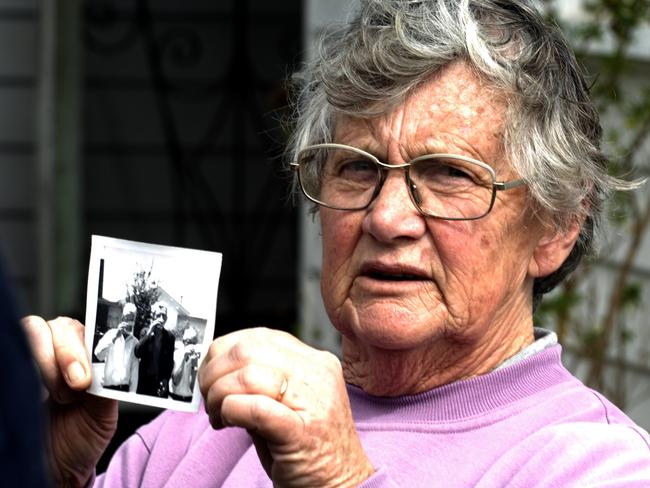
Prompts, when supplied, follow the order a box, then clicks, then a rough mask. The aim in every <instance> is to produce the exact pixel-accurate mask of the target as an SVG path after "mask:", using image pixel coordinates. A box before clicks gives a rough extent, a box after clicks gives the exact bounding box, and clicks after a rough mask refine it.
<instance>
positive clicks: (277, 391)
mask: <svg viewBox="0 0 650 488" xmlns="http://www.w3.org/2000/svg"><path fill="white" fill-rule="evenodd" d="M211 376H212V374H209V375H207V376H204V379H205V378H209V377H211ZM208 381H209V380H208ZM286 385H287V380H286V377H285V375H284V373H283V372H282V371H280V370H278V369H276V368H271V367H267V366H259V365H248V366H246V367H244V368H242V369H239V370H236V371H233V372H231V373H228V374H226V375H224V376H221V377H218V378H215V379H214V381H210V382H209V383H207V384H206V385H202V386H203V387H206V388H207V392H206V394H205V395H204V397H205V409H206V412H208V414H209V415H210V423H211V425H212V426H213V427H214V428H220V427H223V426H224V424H223V422H222V418H221V414H220V412H221V411H222V408H223V406H222V403H223V402H224V400H225V399H226V398H227V397H229V396H232V395H258V396H266V397H267V398H269V399H271V400H273V401H275V402H276V403H280V401H281V400H282V397H283V396H284V395H285V394H286V390H287V386H286Z"/></svg>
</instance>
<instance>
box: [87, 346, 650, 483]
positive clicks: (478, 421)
mask: <svg viewBox="0 0 650 488" xmlns="http://www.w3.org/2000/svg"><path fill="white" fill-rule="evenodd" d="M560 352H561V348H560V346H554V347H551V348H549V349H546V350H544V351H542V352H540V353H537V354H535V355H533V356H531V357H530V358H527V359H525V360H523V361H521V362H518V363H516V364H514V365H512V366H508V367H506V368H504V369H501V370H497V371H494V372H492V373H490V374H487V375H484V376H480V377H476V378H472V379H469V380H464V381H459V382H456V383H452V384H449V385H445V386H442V387H439V388H436V389H434V390H431V391H428V392H425V393H421V394H419V395H414V396H404V397H399V398H378V397H372V396H369V395H366V394H365V393H364V392H363V391H361V390H360V389H358V388H355V387H350V388H349V393H350V401H351V404H352V411H353V413H354V418H355V422H356V426H357V430H358V432H359V436H360V437H361V442H362V444H363V446H364V449H365V451H366V453H367V455H368V457H369V458H370V460H371V462H372V463H373V465H374V466H375V468H376V469H377V471H376V473H375V474H374V475H373V476H372V477H371V478H370V479H368V480H367V481H366V482H365V483H364V484H363V485H362V486H364V487H388V486H391V487H396V486H401V487H418V486H423V487H438V486H440V487H461V486H462V487H500V486H508V487H511V486H512V487H533V486H539V487H542V486H543V487H551V486H558V487H568V486H575V487H587V486H616V487H623V486H625V487H646V488H647V487H650V438H649V436H648V434H647V433H646V432H645V431H644V430H643V429H641V428H640V427H638V426H636V425H635V424H634V423H633V422H632V421H631V420H630V419H629V418H627V417H626V416H625V415H624V414H623V413H622V412H621V411H620V410H619V409H618V408H616V407H615V406H614V405H612V404H611V403H610V402H609V401H607V400H606V399H605V398H604V397H602V396H601V395H600V394H598V393H596V392H594V391H592V390H590V389H588V388H586V387H585V386H584V385H583V384H582V383H580V381H578V380H577V379H576V378H575V377H573V376H572V375H571V374H570V373H569V372H568V371H567V370H566V369H565V368H564V367H563V366H562V364H561V361H560ZM140 485H142V486H145V487H158V486H170V487H172V486H174V487H186V486H191V487H196V488H198V487H217V486H224V487H235V488H241V487H255V486H258V487H270V486H272V484H271V482H270V480H269V479H268V477H267V476H266V474H265V473H264V470H263V469H262V467H261V465H260V462H259V460H258V459H257V455H256V453H255V448H254V447H253V445H252V442H251V439H250V438H249V436H248V435H247V433H246V431H245V430H243V429H239V428H228V429H224V430H221V431H215V430H213V429H212V428H211V427H210V424H209V422H208V418H207V416H206V415H205V413H203V412H202V411H201V412H200V413H197V414H187V413H179V412H171V411H168V412H165V413H163V414H161V415H160V416H159V417H158V418H157V419H155V420H154V421H153V422H151V423H150V424H148V425H146V426H144V427H142V428H141V429H139V430H138V432H137V433H136V434H135V435H134V436H132V437H131V438H130V439H129V440H127V441H126V442H125V443H124V444H123V445H122V446H121V447H120V449H119V450H118V451H117V453H116V454H115V456H114V457H113V459H112V461H111V463H110V465H109V467H108V470H107V472H106V473H105V474H103V475H101V476H99V477H98V478H97V480H96V486H103V487H118V486H119V487H122V486H140Z"/></svg>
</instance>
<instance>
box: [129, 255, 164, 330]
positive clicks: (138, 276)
mask: <svg viewBox="0 0 650 488" xmlns="http://www.w3.org/2000/svg"><path fill="white" fill-rule="evenodd" d="M152 271H153V264H152V265H151V268H149V270H145V269H139V270H138V271H136V272H135V273H133V281H132V282H131V283H130V284H128V285H127V286H126V301H127V302H131V303H134V304H135V306H136V308H137V310H138V313H137V316H136V319H135V326H134V328H133V329H134V330H133V334H134V335H135V337H137V338H139V337H140V331H141V330H142V329H144V328H146V327H148V326H149V323H150V322H151V306H152V305H153V304H154V303H156V302H157V301H158V298H160V288H159V287H158V283H157V282H156V281H155V280H154V279H153V277H152V274H151V273H152Z"/></svg>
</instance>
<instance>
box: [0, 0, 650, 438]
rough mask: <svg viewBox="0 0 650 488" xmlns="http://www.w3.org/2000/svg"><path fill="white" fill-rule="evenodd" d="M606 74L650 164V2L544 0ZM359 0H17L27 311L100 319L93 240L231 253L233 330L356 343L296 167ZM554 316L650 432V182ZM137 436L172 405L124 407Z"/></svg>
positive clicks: (611, 108) (4, 47) (9, 248)
mask: <svg viewBox="0 0 650 488" xmlns="http://www.w3.org/2000/svg"><path fill="white" fill-rule="evenodd" d="M539 3H540V5H541V6H542V8H544V9H545V11H546V12H547V14H548V15H549V16H552V17H553V18H554V19H556V20H557V22H558V23H560V24H561V25H562V26H563V27H564V28H565V30H566V31H567V32H568V33H569V35H570V38H571V39H572V42H573V43H574V45H575V47H576V50H577V52H578V56H579V58H580V60H581V62H582V63H583V64H584V65H585V67H586V68H587V70H588V71H589V72H590V73H591V74H592V75H593V76H592V78H591V81H592V83H593V87H592V91H593V94H594V97H595V99H596V100H597V103H598V104H599V107H600V109H601V113H602V114H603V125H604V126H605V141H606V145H607V148H608V151H609V152H610V153H611V154H613V155H615V157H614V159H613V160H614V163H615V164H614V165H613V167H612V171H613V172H614V173H615V174H617V175H627V176H629V177H643V176H646V175H647V174H648V170H649V168H650V165H649V161H648V159H649V156H650V82H649V81H648V80H649V79H650V0H624V1H614V2H613V1H611V0H568V1H567V0H565V1H562V2H560V1H541V2H539ZM354 4H355V2H354V1H353V0H327V1H324V0H320V1H318V0H274V1H272V2H269V1H263V0H220V1H218V2H217V1H214V0H183V1H181V0H59V1H55V0H41V1H38V0H0V106H1V107H2V110H1V111H0V233H1V234H0V235H1V239H0V251H1V254H2V256H3V258H4V261H5V265H6V268H8V270H9V274H10V280H11V282H12V284H13V286H14V288H15V290H16V294H17V296H18V300H19V307H20V310H22V311H23V312H24V313H38V314H43V315H46V316H54V315H63V314H65V315H70V316H73V317H76V318H79V319H83V317H84V314H85V287H86V276H87V266H88V257H89V253H90V236H91V235H92V234H99V235H106V236H111V237H118V238H124V239H132V240H138V241H145V242H152V243H157V244H167V245H175V246H183V247H192V248H197V249H207V250H214V251H219V252H221V253H223V268H222V274H221V281H220V286H219V300H218V307H217V311H216V317H217V318H216V333H217V334H218V335H221V334H223V333H226V332H229V331H231V330H234V329H237V328H243V327H248V326H257V325H263V326H268V327H274V328H280V329H285V330H290V331H292V332H294V333H296V334H299V335H300V336H301V337H302V338H303V339H304V340H306V341H307V342H309V343H311V344H314V345H316V346H318V347H323V348H328V349H331V350H334V351H336V350H337V349H338V338H337V336H336V335H335V334H334V332H333V331H332V328H331V327H330V326H329V324H328V321H327V318H326V316H325V314H324V311H323V309H322V304H321V301H320V292H319V285H318V283H319V276H320V243H319V238H318V226H317V222H313V221H312V219H311V217H307V216H306V214H305V212H304V211H303V210H302V209H301V208H300V206H296V205H293V204H292V201H291V198H290V179H289V175H288V174H287V173H286V172H285V170H284V166H283V164H284V161H283V155H282V151H283V145H284V143H285V142H286V137H287V134H288V128H286V127H284V126H283V124H282V123H281V122H282V120H283V118H284V117H286V110H287V108H286V107H287V92H286V89H285V80H286V78H287V76H288V74H289V73H291V71H292V70H293V69H294V68H296V67H297V66H298V65H299V63H300V62H301V61H302V60H304V59H305V58H307V57H309V56H311V55H312V51H313V45H314V40H315V38H316V37H317V36H319V35H320V33H321V32H322V30H323V28H324V27H325V26H328V25H331V23H332V22H337V21H342V20H344V19H345V18H346V16H347V15H348V12H349V11H350V9H351V7H353V6H354ZM608 212H609V215H610V217H611V222H612V223H611V224H610V225H608V226H606V227H605V228H604V231H603V232H602V236H601V238H602V245H601V252H600V255H599V256H598V257H597V258H594V259H592V260H591V261H589V262H588V263H586V265H584V266H582V267H581V268H580V269H579V271H578V272H577V273H576V275H575V276H574V278H572V279H571V280H569V281H568V282H567V283H566V284H565V285H564V286H563V287H562V288H561V289H559V290H557V291H556V292H555V293H554V294H553V295H552V296H549V297H548V298H547V299H546V300H545V302H544V304H543V306H542V308H541V309H540V311H539V313H538V314H537V316H536V320H537V322H538V323H539V324H540V325H543V326H545V327H549V328H553V329H555V330H556V331H557V332H558V334H559V336H560V338H561V341H562V343H563V344H564V346H565V350H566V352H567V357H566V363H567V365H568V366H569V367H570V368H571V369H572V370H573V371H574V372H576V373H577V374H578V375H579V376H580V377H581V378H583V379H584V380H585V381H586V382H588V383H589V384H590V385H593V386H595V387H598V388H599V389H601V390H603V391H604V392H605V393H606V394H607V395H608V396H609V397H610V398H611V399H612V400H613V401H615V402H616V403H617V404H618V405H620V406H621V407H622V408H624V409H625V410H626V411H627V412H628V413H629V414H630V415H631V416H632V417H633V418H634V419H635V420H636V421H637V422H639V423H640V424H641V425H643V426H644V427H645V428H646V429H648V428H650V321H649V320H648V314H649V312H650V242H648V240H647V239H646V238H645V237H646V234H647V228H648V225H649V223H650V189H649V188H648V185H646V187H645V188H644V189H642V190H640V191H637V192H635V193H628V194H620V195H616V196H615V198H614V199H613V204H612V205H611V207H610V208H609V209H608ZM123 410H124V412H123V413H124V415H122V418H121V421H120V433H119V434H118V436H117V438H116V442H119V441H120V440H121V439H122V438H123V437H124V436H125V435H127V434H129V433H130V432H132V430H133V428H135V426H137V425H139V424H140V423H142V422H143V421H146V420H147V419H148V418H151V416H153V415H154V414H155V413H157V412H156V411H155V410H154V409H144V408H139V407H129V406H126V405H125V406H123Z"/></svg>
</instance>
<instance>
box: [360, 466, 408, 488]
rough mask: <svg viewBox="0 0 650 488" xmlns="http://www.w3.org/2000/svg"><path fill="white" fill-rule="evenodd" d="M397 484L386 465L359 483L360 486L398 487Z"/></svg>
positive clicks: (377, 487) (374, 487) (371, 487)
mask: <svg viewBox="0 0 650 488" xmlns="http://www.w3.org/2000/svg"><path fill="white" fill-rule="evenodd" d="M399 486H400V485H399V484H397V483H396V482H395V481H394V480H393V479H392V478H391V476H390V474H389V473H388V470H387V469H386V468H385V467H381V468H379V469H378V470H377V471H375V473H374V474H373V475H372V476H371V477H370V478H368V479H367V480H366V481H364V482H363V483H361V484H360V485H359V488H398V487H399Z"/></svg>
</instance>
